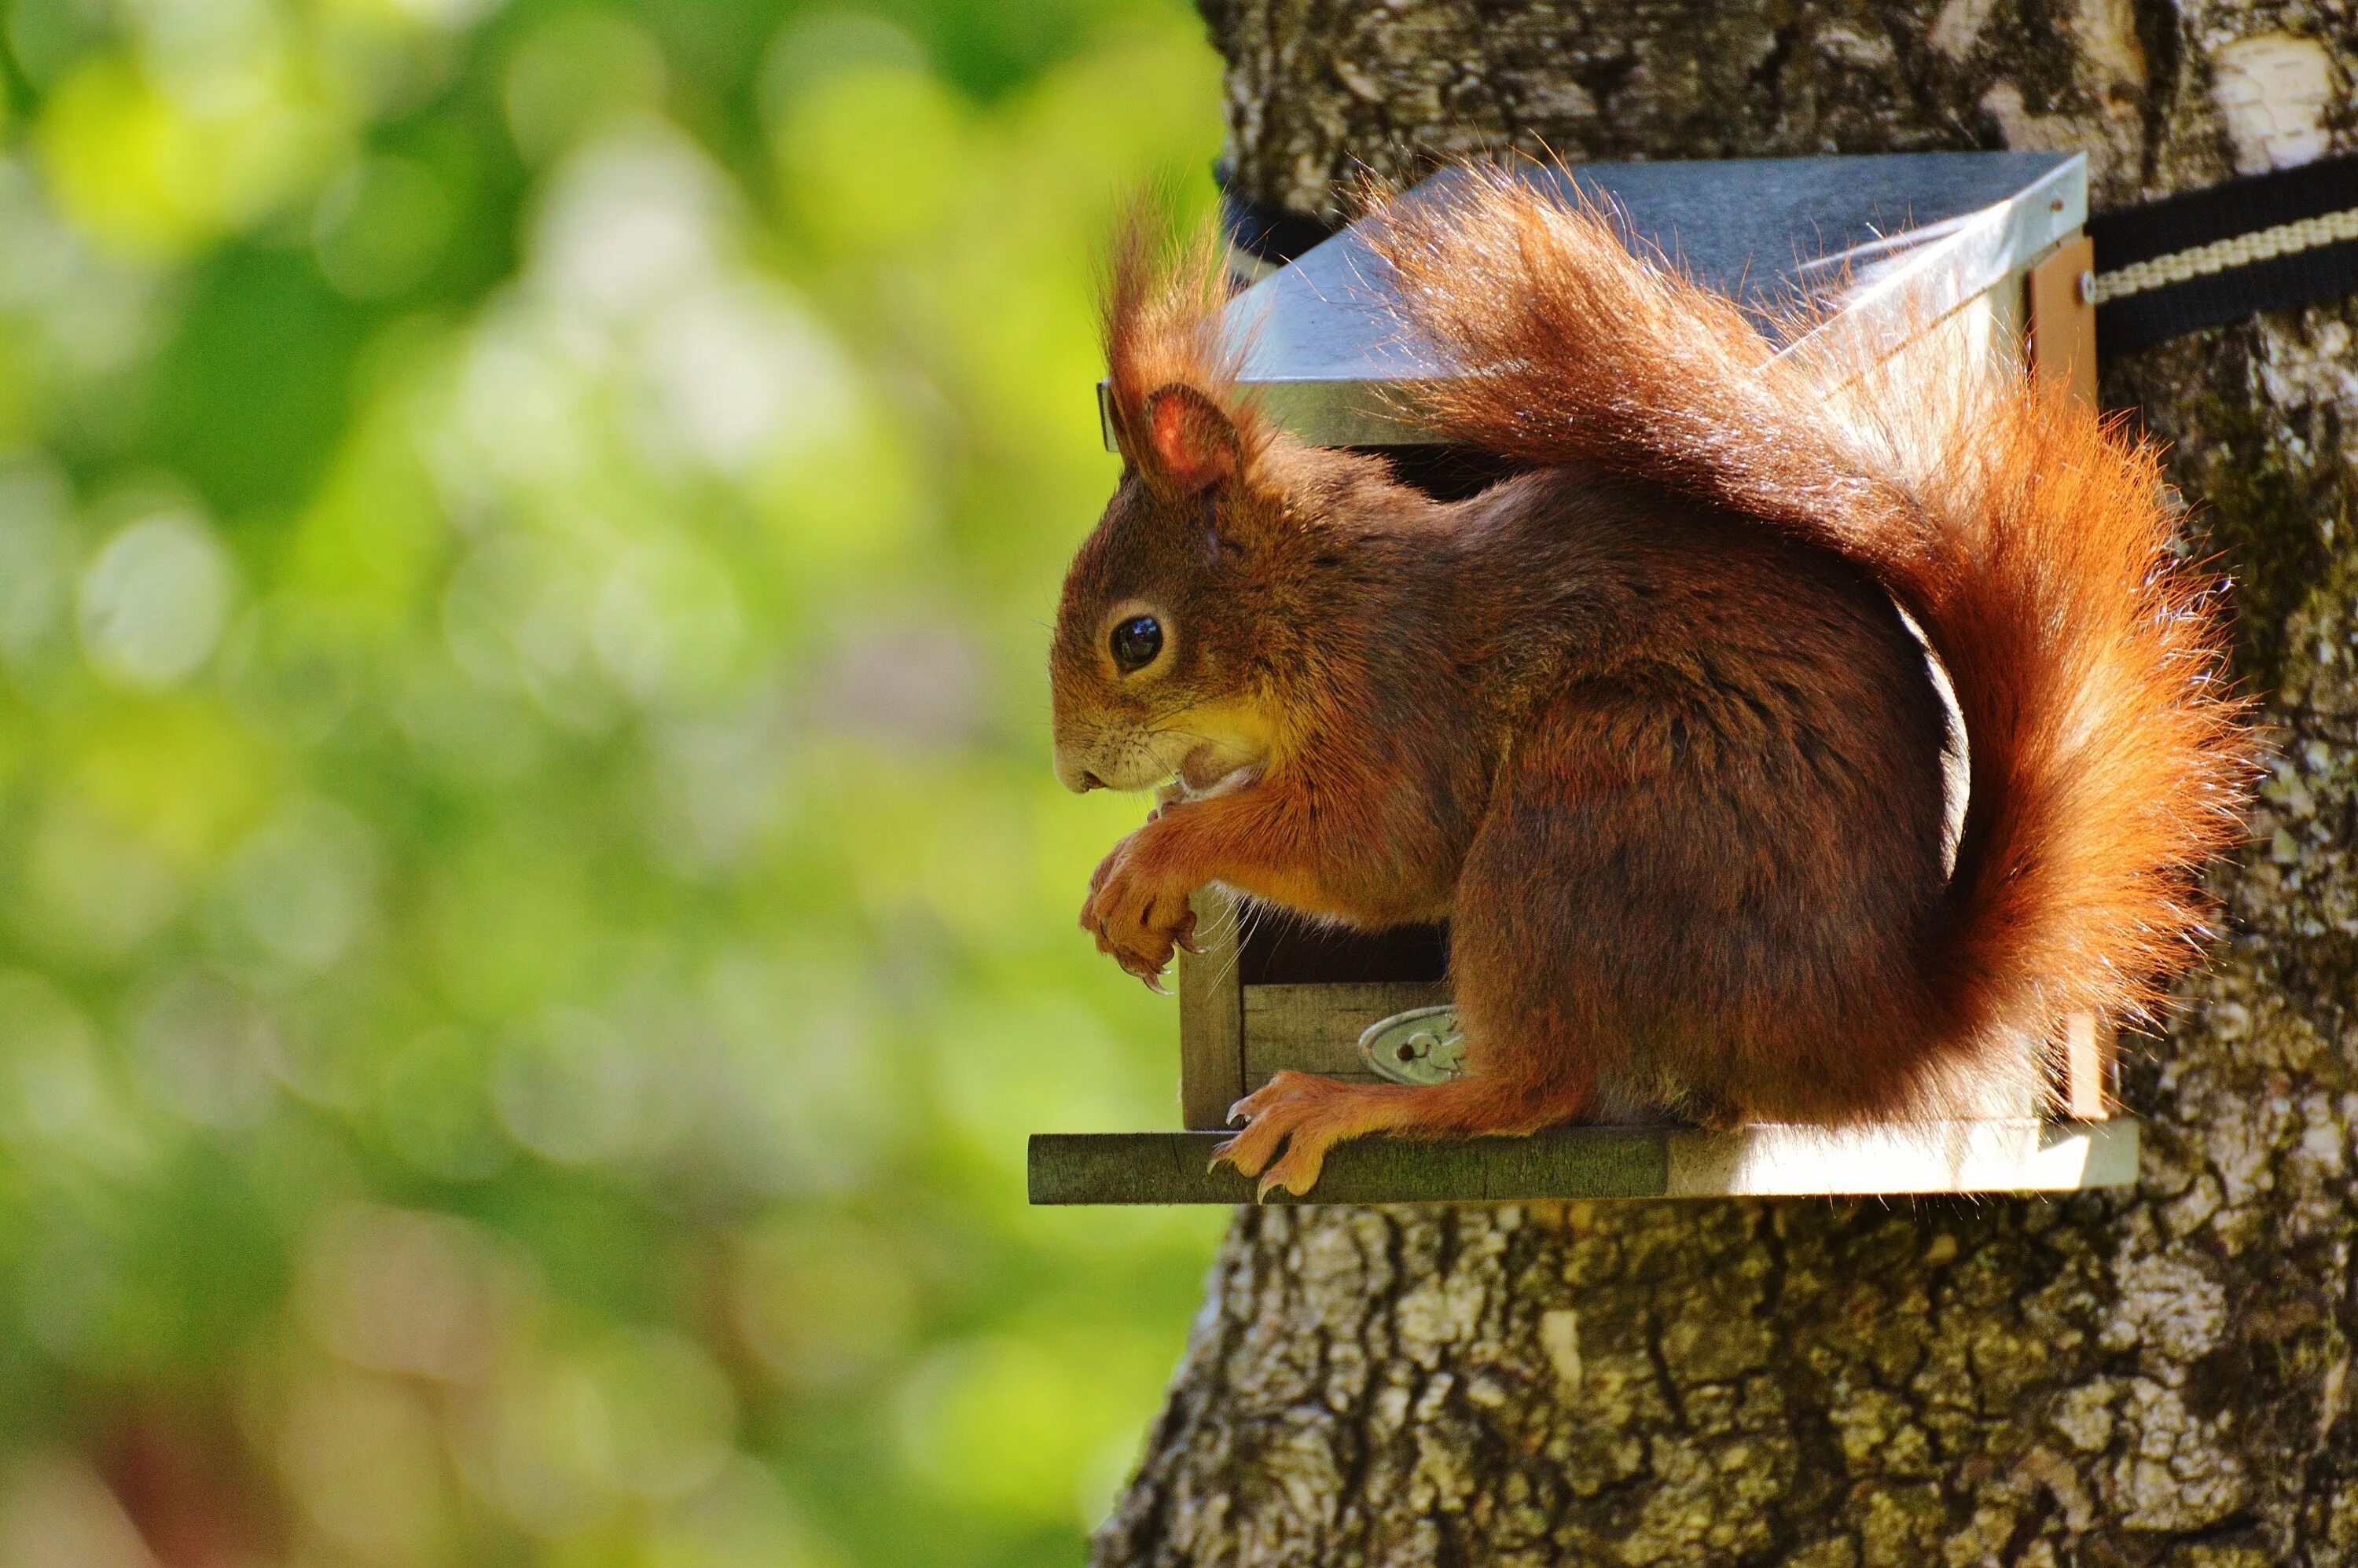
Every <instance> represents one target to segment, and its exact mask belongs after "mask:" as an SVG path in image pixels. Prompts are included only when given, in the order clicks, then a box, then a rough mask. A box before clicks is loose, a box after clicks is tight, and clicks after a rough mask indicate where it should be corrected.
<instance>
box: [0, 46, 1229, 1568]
mask: <svg viewBox="0 0 2358 1568" xmlns="http://www.w3.org/2000/svg"><path fill="white" fill-rule="evenodd" d="M0 17H5V25H0V64H5V75H0V880H4V885H5V889H6V892H7V896H6V898H5V901H0V1562H5V1563H12V1564H13V1563H68V1562H70V1563H75V1564H77V1565H78V1568H115V1565H121V1568H135V1565H137V1564H140V1563H154V1562H157V1561H160V1562H162V1563H168V1564H173V1565H175V1568H178V1565H180V1564H190V1565H194V1564H207V1565H211V1564H222V1565H224V1568H225V1565H227V1564H230V1563H238V1564H243V1565H249V1568H252V1565H259V1564H265V1563H269V1564H278V1563H285V1564H290V1565H291V1564H304V1565H319V1568H327V1565H341V1564H352V1565H361V1564H387V1565H392V1564H453V1565H457V1564H467V1565H475V1564H511V1563H513V1564H524V1563H549V1564H562V1565H565V1568H624V1565H629V1564H647V1565H651V1568H753V1565H755V1564H760V1565H763V1568H800V1565H803V1564H812V1565H820V1568H834V1565H838V1564H841V1565H849V1564H856V1563H878V1564H903V1563H929V1564H936V1563H937V1564H946V1565H950V1568H958V1565H962V1564H976V1565H981V1564H1018V1563H1066V1562H1070V1561H1072V1560H1074V1558H1075V1557H1076V1553H1077V1551H1078V1542H1079V1536H1080V1533H1081V1532H1082V1531H1083V1530H1085V1529H1086V1528H1087V1526H1088V1525H1089V1524H1090V1523H1092V1522H1093V1521H1094V1519H1096V1518H1097V1517H1098V1515H1099V1514H1100V1513H1101V1512H1102V1509H1103V1508H1104V1507H1105V1504H1106V1502H1107V1500H1108V1498H1109V1497H1110V1495H1111V1493H1112V1490H1113V1488H1114V1487H1115V1486H1116V1485H1117V1484H1118V1483H1119V1481H1120V1477H1121V1476H1122V1473H1123V1471H1124V1469H1125V1467H1126V1466H1127V1465H1128V1464H1129V1463H1130V1460H1131V1458H1132V1456H1133V1455H1134V1454H1135V1453H1136V1450H1137V1444H1138V1441H1139V1436H1140V1433H1141V1430H1142V1428H1143V1425H1144V1422H1146V1420H1147V1419H1148V1418H1149V1416H1150V1415H1151V1413H1152V1408H1153V1405H1154V1402H1155V1400H1156V1398H1157V1395H1158V1393H1159V1390H1160V1388H1161V1385H1162V1383H1163V1379H1165V1378H1166V1376H1167V1375H1168V1372H1169V1369H1170V1368H1171V1366H1172V1364H1173V1361H1174V1357H1175V1356H1176V1354H1177V1351H1178V1349H1179V1345H1180V1341H1181V1337H1182V1335H1183V1334H1184V1325H1185V1323H1186V1321H1187V1318H1188V1315H1189V1314H1190V1311H1191V1309H1192V1307H1193V1304H1194V1302H1195V1295H1196V1292H1197V1289H1198V1284H1199V1279H1200V1274H1201V1271H1202V1269H1203V1266H1204V1263H1205V1260H1206V1255H1207V1252H1208V1249H1209V1245H1210V1242H1211V1239H1212V1238H1213V1235H1214V1227H1215V1226H1216V1225H1217V1216H1208V1215H1203V1214H1194V1213H1162V1212H1135V1213H1133V1212H1123V1211H1101V1212H1079V1213H1072V1212H1060V1211H1034V1210H1032V1209H1030V1208H1028V1207H1026V1206H1025V1205H1024V1203H1023V1197H1022V1151H1023V1139H1024V1135H1025V1134H1026V1133H1027V1132H1029V1131H1032V1130H1044V1129H1092V1128H1098V1129H1102V1128H1122V1127H1152V1126H1165V1125H1170V1124H1171V1122H1172V1119H1173V1118H1174V1104H1173V1100H1174V1094H1173V1079H1174V1057H1175V1046H1174V1035H1175V1019H1174V1012H1173V1010H1172V1007H1171V1004H1169V1003H1168V1002H1164V1001H1160V1000H1156V999H1152V998H1150V997H1148V996H1146V995H1145V994H1144V993H1143V992H1141V990H1140V989H1138V988H1137V987H1136V986H1135V985H1134V983H1132V982H1130V981H1129V980H1127V979H1124V978H1123V977H1122V976H1121V975H1120V973H1119V972H1118V971H1116V970H1115V969H1114V968H1112V966H1110V965H1109V964H1106V963H1104V962H1103V961H1102V960H1101V959H1099V958H1098V957H1097V956H1096V955H1095V954H1094V953H1093V952H1092V951H1091V950H1090V948H1089V946H1088V945H1087V943H1086V942H1084V941H1083V940H1082V939H1081V938H1080V937H1079V935H1077V934H1076V932H1075V931H1074V930H1073V929H1072V914H1073V911H1074V909H1075V908H1076V904H1077V900H1078V896H1079V894H1080V892H1081V889H1082V887H1083V885H1084V881H1085V879H1086V876H1087V871H1088V869H1089V867H1090V866H1091V865H1092V864H1093V863H1094V860H1095V858H1096V856H1097V855H1098V853H1100V852H1101V851H1102V850H1103V849H1105V848H1106V847H1107V846H1109V844H1110V843H1111V842H1112V841H1113V840H1114V838H1117V837H1118V836H1119V835H1120V833H1121V832H1123V831H1125V830H1126V829H1127V828H1128V827H1130V826H1132V825H1133V824H1134V822H1135V820H1136V818H1137V816H1138V815H1139V806H1138V804H1137V803H1136V802H1122V801H1113V800H1108V799H1107V798H1105V797H1104V796H1101V795H1100V796H1092V797H1089V798H1087V799H1078V800H1076V799H1074V798H1072V797H1070V796H1067V795H1063V794H1062V793H1061V792H1059V791H1058V790H1057V789H1056V787H1055V784H1054V782H1053V780H1052V779H1051V777H1050V775H1049V773H1048V769H1047V766H1046V752H1047V732H1046V719H1045V710H1046V699H1045V692H1044V682H1043V680H1042V678H1041V670H1040V666H1041V654H1042V651H1043V649H1044V643H1045V633H1044V627H1045V624H1046V622H1047V621H1048V619H1049V617H1050V615H1051V613H1052V611H1053V606H1054V601H1055V586H1056V581H1057V577H1058V574H1059V568H1060V567H1061V563H1062V558H1063V556H1064V554H1065V551H1066V550H1068V549H1069V548H1070V546H1071V545H1072V544H1073V543H1074V541H1075V540H1076V538H1077V536H1078V535H1079V533H1080V532H1081V531H1082V530H1083V528H1085V526H1086V525H1087V522H1088V521H1089V520H1090V518H1091V517H1092V515H1093V514H1094V512H1095V510H1096V508H1097V507H1098V505H1099V504H1100V503H1101V501H1102V498H1103V494H1104V492H1105V491H1106V489H1107V488H1108V486H1109V482H1110V480H1111V477H1112V473H1113V464H1112V462H1111V461H1110V460H1109V459H1108V458H1107V457H1106V455H1105V454H1104V453H1103V452H1102V451H1101V450H1100V449H1099V446H1098V436H1097V429H1096V422H1095V418H1094V410H1093V408H1092V406H1091V402H1090V398H1089V394H1088V388H1089V385H1090V383H1091V382H1092V380H1093V379H1094V377H1095V375H1096V374H1097V372H1098V367H1097V363H1096V355H1097V349H1096V343H1095V339H1094V326H1093V320H1092V308H1091V303H1090V295H1091V280H1092V273H1093V268H1094V265H1095V264H1094V257H1095V256H1096V255H1097V254H1098V251H1099V247H1100V244H1101V242H1102V238H1103V235H1104V232H1105V231H1106V230H1107V228H1108V227H1109V223H1110V220H1111V215H1112V213H1113V212H1114V211H1115V210H1116V207H1117V205H1118V203H1119V202H1120V200H1123V199H1124V197H1125V195H1126V194H1127V193H1128V192H1129V191H1130V190H1133V189H1137V188H1138V187H1139V186H1141V184H1145V183H1148V182H1150V181H1160V182H1161V186H1162V188H1163V189H1166V190H1168V191H1172V192H1174V193H1179V194H1174V196H1173V197H1172V198H1171V200H1174V202H1175V203H1176V204H1177V205H1179V206H1180V207H1182V208H1184V209H1186V210H1187V211H1185V212H1184V213H1183V214H1182V215H1183V216H1200V215H1201V213H1200V208H1201V207H1202V205H1203V204H1204V203H1205V201H1206V198H1207V182H1206V180H1205V179H1204V178H1203V171H1204V168H1205V167H1206V164H1207V163H1208V161H1209V159H1210V157H1212V155H1213V153H1214V151H1215V150H1216V146H1217V136H1218V124H1217V119H1218V116H1217V69H1216V62H1215V60H1214V59H1213V58H1212V56H1211V54H1210V51H1209V50H1208V49H1206V46H1205V43H1204V40H1203V38H1202V34H1201V28H1200V25H1199V24H1198V23H1197V22H1196V21H1195V18H1194V16H1192V14H1191V13H1190V12H1189V11H1188V10H1187V8H1186V7H1185V6H1184V5H1182V4H1180V3H1179V0H1026V3H1023V4H1009V3H1005V0H870V4H869V5H868V8H865V9H860V8H838V7H835V6H828V5H799V4H795V3H793V0H637V3H633V4H593V3H586V0H579V3H557V0H506V3H505V4H502V3H501V0H303V3H300V4H297V3H296V0H16V3H15V4H13V5H7V6H5V8H0Z"/></svg>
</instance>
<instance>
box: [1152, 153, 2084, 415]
mask: <svg viewBox="0 0 2358 1568" xmlns="http://www.w3.org/2000/svg"><path fill="white" fill-rule="evenodd" d="M1518 177H1519V178H1523V179H1527V180H1530V181H1532V182H1534V183H1539V184H1544V185H1551V186H1553V187H1555V188H1556V189H1564V188H1565V187H1566V186H1567V185H1568V184H1569V185H1574V186H1577V187H1578V188H1579V189H1582V190H1584V191H1585V192H1586V193H1588V194H1589V195H1591V196H1592V197H1601V198H1603V199H1605V200H1607V201H1609V202H1610V203H1611V204H1612V205H1613V206H1614V207H1615V208H1616V209H1617V210H1618V211H1619V213H1620V214H1621V216H1622V218H1623V220H1624V222H1625V224H1626V229H1627V232H1628V233H1629V234H1630V235H1631V236H1632V237H1633V238H1635V239H1636V240H1637V241H1638V242H1639V243H1641V244H1643V245H1648V246H1650V247H1652V248H1653V249H1654V250H1656V251H1658V252H1660V254H1662V255H1664V256H1667V257H1669V258H1670V259H1671V261H1672V262H1673V263H1674V264H1676V265H1679V266H1681V267H1682V268H1683V269H1684V270H1685V271H1686V272H1687V273H1688V274H1689V275H1690V276H1693V277H1694V278H1696V279H1697V280H1698V281H1700V282H1703V283H1704V284H1707V285H1709V286H1710V287H1714V288H1716V289H1719V290H1720V291H1722V292H1724V293H1725V294H1727V295H1729V296H1730V297H1734V298H1736V299H1737V300H1739V301H1741V302H1742V303H1744V304H1746V305H1747V306H1751V307H1764V306H1768V305H1772V304H1775V303H1777V302H1779V301H1781V300H1789V299H1791V298H1793V297H1796V296H1800V297H1817V298H1820V299H1823V298H1824V297H1826V296H1827V295H1828V294H1829V293H1832V294H1833V296H1834V297H1835V298H1836V299H1837V300H1838V301H1839V308H1838V309H1837V311H1836V312H1835V313H1834V314H1833V316H1831V317H1830V318H1828V319H1826V320H1825V321H1824V322H1823V324H1822V325H1821V326H1820V327H1819V328H1818V329H1816V330H1819V331H1868V332H1885V333H1891V332H1895V331H1900V330H1901V328H1900V325H1899V324H1900V323H1902V322H1912V323H1916V324H1918V325H1921V324H1924V323H1928V322H1930V321H1932V320H1936V319H1940V318H1941V317H1943V316H1945V315H1946V314H1948V313H1949V312H1950V311H1952V310H1953V309H1955V308H1957V307H1959V306H1962V305H1963V304H1965V303H1966V302H1967V301H1969V300H1971V299H1973V298H1974V297H1976V296H1978V295H1981V294H1984V293H1985V292H1987V291H1988V290H1989V289H1991V288H1993V287H1996V286H1997V285H1998V284H2000V283H2002V282H2004V281H2005V280H2006V279H2007V278H2009V277H2011V276H2017V275H2018V274H2020V273H2021V272H2022V271H2023V270H2025V269H2026V268H2027V267H2028V266H2029V265H2030V264H2031V263H2032V262H2034V261H2035V260H2037V259H2038V258H2039V256H2040V255H2041V254H2043V253H2045V252H2047V251H2048V250H2050V249H2051V248H2052V247H2053V246H2054V245H2055V244H2056V243H2059V242H2060V241H2061V240H2063V239H2065V238H2067V237H2068V236H2070V235H2071V233H2072V232H2074V231H2076V230H2078V229H2079V228H2080V227H2081V225H2082V223H2083V222H2086V219H2087V211H2088V174H2087V160H2086V158H2085V157H2084V156H2083V155H2082V154H2079V153H2032V152H1996V153H1902V154H1892V155H1887V156H1877V157H1803V158H1736V159H1725V160H1717V161H1711V162H1688V163H1625V164H1588V165H1584V166H1581V167H1579V168H1573V169H1570V170H1565V169H1562V168H1549V167H1544V166H1538V165H1525V166H1523V167H1522V168H1521V169H1520V171H1519V176H1518ZM1458 178H1462V176H1460V175H1457V174H1455V173H1443V174H1440V175H1437V176H1435V177H1434V178H1432V179H1429V180H1427V181H1425V182H1424V183H1423V184H1422V185H1420V186H1418V187H1416V188H1415V189H1413V190H1412V191H1411V192H1410V193H1409V195H1408V197H1407V198H1406V200H1410V201H1427V200H1446V198H1447V192H1448V189H1449V187H1450V185H1451V183H1452V182H1453V181H1454V180H1456V179H1458ZM1388 284H1389V271H1388V269H1387V268H1386V267H1385V266H1384V265H1383V264H1382V262H1381V261H1380V260H1379V258H1378V257H1377V255H1376V254H1375V252H1374V250H1373V248H1372V247H1370V246H1369V244H1368V241H1367V238H1366V236H1365V235H1364V234H1363V233H1362V232H1359V230H1358V227H1357V225H1354V226H1352V227H1351V228H1347V229H1345V230H1344V231H1343V232H1340V233H1338V234H1336V235H1335V236H1334V237H1333V238H1331V239H1329V240H1327V241H1325V243H1321V244H1319V245H1316V246H1314V247H1313V248H1312V249H1311V250H1309V251H1306V252H1304V253H1303V254H1302V255H1300V256H1299V257H1297V258H1295V260H1294V261H1293V262H1292V263H1291V264H1290V265H1286V266H1284V267H1282V268H1280V269H1279V270H1277V271H1276V272H1274V273H1271V275H1270V276H1267V277H1264V278H1262V279H1261V280H1260V282H1258V283H1256V284H1254V285H1253V286H1252V287H1249V288H1248V289H1246V290H1245V291H1244V292H1243V293H1241V294H1239V295H1238V296H1237V297H1235V298H1234V299H1233V300H1231V301H1230V302H1229V303H1228V308H1227V311H1226V313H1225V315H1224V317H1223V329H1224V330H1225V331H1226V332H1227V333H1228V337H1229V340H1230V341H1232V342H1237V343H1240V344H1241V346H1242V348H1243V351H1244V353H1243V360H1244V374H1243V378H1242V379H1243V384H1244V385H1245V386H1246V387H1248V388H1250V389H1253V390H1256V391H1257V392H1258V393H1259V395H1260V405H1261V407H1262V408H1263V410H1264V411H1265V412H1266V413H1267V414H1268V415H1269V416H1271V417H1272V418H1274V419H1275V420H1276V421H1277V422H1278V423H1280V424H1282V425H1283V426H1284V427H1287V428H1289V429H1291V430H1293V432H1294V433H1295V434H1296V435H1298V436H1300V437H1302V438H1303V439H1305V440H1309V441H1313V442H1315V443H1318V444H1320V445H1323V446H1381V445H1409V444H1422V443H1427V442H1430V441H1431V440H1432V439H1433V438H1432V437H1431V436H1429V435H1428V434H1426V433H1425V432H1423V431H1422V430H1420V429H1418V428H1417V427H1415V426H1413V425H1411V424H1408V423H1406V422H1404V421H1403V420H1402V419H1401V417H1400V416H1399V415H1398V413H1397V412H1396V410H1397V408H1398V406H1399V404H1398V401H1397V399H1396V398H1395V397H1392V396H1390V395H1393V394H1397V393H1399V392H1401V391H1402V390H1403V389H1406V388H1408V387H1411V386H1412V385H1413V384H1417V383H1420V382H1425V381H1429V380H1433V379H1436V378H1442V377H1446V376H1447V375H1449V374H1450V373H1451V371H1450V367H1449V366H1448V364H1446V363H1445V362H1441V361H1439V360H1437V359H1435V358H1434V357H1433V351H1431V350H1430V349H1429V348H1426V347H1425V346H1423V345H1420V344H1418V343H1415V342H1414V341H1407V340H1404V339H1403V338H1402V337H1401V333H1400V331H1399V329H1398V327H1397V326H1396V325H1395V321H1394V319H1393V317H1392V315H1391V313H1390V310H1389V308H1388V303H1389V299H1388V296H1389V287H1388ZM1902 301H1904V302H1905V308H1895V307H1898V306H1899V305H1900V303H1901V302H1902ZM1900 341H1902V339H1901V338H1899V337H1894V338H1893V340H1892V341H1891V342H1890V343H1889V345H1888V346H1889V347H1892V348H1896V347H1898V344H1899V342H1900ZM1107 436H1108V441H1107V444H1108V445H1109V447H1110V446H1111V444H1112V441H1111V427H1110V425H1109V426H1108V430H1107Z"/></svg>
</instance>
